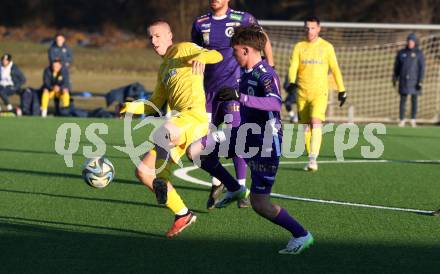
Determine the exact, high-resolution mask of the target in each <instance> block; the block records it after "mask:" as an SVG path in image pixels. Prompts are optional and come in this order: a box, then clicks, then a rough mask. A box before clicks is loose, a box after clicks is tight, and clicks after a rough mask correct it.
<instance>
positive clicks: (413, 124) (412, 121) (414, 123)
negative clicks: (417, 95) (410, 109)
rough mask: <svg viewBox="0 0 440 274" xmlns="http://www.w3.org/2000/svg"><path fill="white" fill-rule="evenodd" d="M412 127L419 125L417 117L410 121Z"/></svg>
mask: <svg viewBox="0 0 440 274" xmlns="http://www.w3.org/2000/svg"><path fill="white" fill-rule="evenodd" d="M409 123H410V124H411V127H417V123H416V119H411V120H410V122H409Z"/></svg>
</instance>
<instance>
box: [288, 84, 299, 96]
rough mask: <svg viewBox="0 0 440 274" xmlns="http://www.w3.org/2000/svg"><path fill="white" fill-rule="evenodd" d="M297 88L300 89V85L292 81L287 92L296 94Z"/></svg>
mask: <svg viewBox="0 0 440 274" xmlns="http://www.w3.org/2000/svg"><path fill="white" fill-rule="evenodd" d="M297 90H298V85H297V84H294V83H290V84H289V86H288V87H287V89H286V92H287V93H289V94H295V93H296V91H297Z"/></svg>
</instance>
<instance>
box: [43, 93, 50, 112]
mask: <svg viewBox="0 0 440 274" xmlns="http://www.w3.org/2000/svg"><path fill="white" fill-rule="evenodd" d="M49 100H50V93H49V92H43V94H42V95H41V109H47V107H48V106H49Z"/></svg>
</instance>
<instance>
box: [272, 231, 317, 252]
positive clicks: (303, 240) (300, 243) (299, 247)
mask: <svg viewBox="0 0 440 274" xmlns="http://www.w3.org/2000/svg"><path fill="white" fill-rule="evenodd" d="M313 242H314V240H313V236H312V234H311V233H310V232H307V235H306V236H304V237H299V238H295V237H292V239H290V241H289V242H288V243H287V246H286V248H284V249H281V250H280V251H278V253H279V254H288V255H298V254H300V253H301V252H303V251H304V250H305V249H306V248H308V247H310V246H311V245H312V244H313Z"/></svg>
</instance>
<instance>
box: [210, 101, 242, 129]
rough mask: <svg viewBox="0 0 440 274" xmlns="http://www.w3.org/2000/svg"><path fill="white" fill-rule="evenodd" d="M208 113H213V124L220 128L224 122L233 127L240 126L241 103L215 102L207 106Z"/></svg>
mask: <svg viewBox="0 0 440 274" xmlns="http://www.w3.org/2000/svg"><path fill="white" fill-rule="evenodd" d="M206 111H207V112H208V113H211V121H210V122H211V123H212V124H213V125H215V126H216V127H218V126H219V125H221V124H222V123H223V122H224V123H225V124H226V125H230V126H231V127H238V126H240V121H241V119H240V102H238V101H227V102H219V101H216V100H213V101H212V103H211V104H207V105H206Z"/></svg>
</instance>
